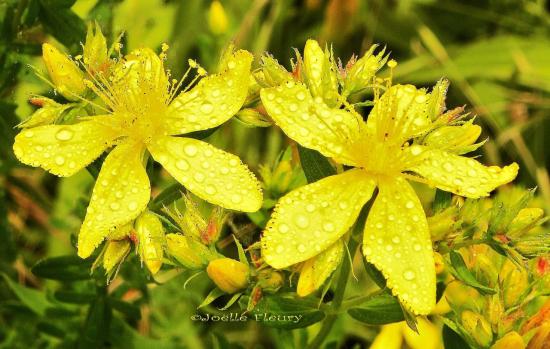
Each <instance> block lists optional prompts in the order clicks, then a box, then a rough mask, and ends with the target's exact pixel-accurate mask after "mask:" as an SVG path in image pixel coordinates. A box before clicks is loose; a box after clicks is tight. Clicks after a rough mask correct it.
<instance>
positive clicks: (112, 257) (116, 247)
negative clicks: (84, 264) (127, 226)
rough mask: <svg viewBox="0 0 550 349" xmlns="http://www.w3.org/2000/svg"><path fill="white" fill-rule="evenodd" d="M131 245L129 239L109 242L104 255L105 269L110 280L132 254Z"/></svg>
mask: <svg viewBox="0 0 550 349" xmlns="http://www.w3.org/2000/svg"><path fill="white" fill-rule="evenodd" d="M130 245H131V244H130V240H127V239H125V240H109V241H107V246H106V247H105V252H104V253H103V268H104V269H105V273H106V274H107V275H108V276H109V278H110V276H111V275H112V274H113V272H114V271H116V270H115V268H118V266H119V265H120V264H121V263H122V262H123V261H124V259H125V258H126V256H127V255H128V253H129V252H130V247H131V246H130Z"/></svg>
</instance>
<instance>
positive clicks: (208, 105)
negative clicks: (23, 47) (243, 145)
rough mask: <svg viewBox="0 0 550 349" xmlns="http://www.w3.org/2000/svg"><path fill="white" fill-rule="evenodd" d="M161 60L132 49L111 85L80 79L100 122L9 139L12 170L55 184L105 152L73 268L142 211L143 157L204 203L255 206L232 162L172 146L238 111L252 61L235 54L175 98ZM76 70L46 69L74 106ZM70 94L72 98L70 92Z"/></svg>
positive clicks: (192, 144)
mask: <svg viewBox="0 0 550 349" xmlns="http://www.w3.org/2000/svg"><path fill="white" fill-rule="evenodd" d="M163 51H164V50H163ZM44 54H45V57H50V59H51V57H57V58H56V59H58V60H61V58H59V57H58V55H57V54H53V56H52V52H51V51H49V46H45V52H44ZM163 56H164V52H163V53H162V54H161V55H160V57H159V56H157V55H156V54H155V53H154V52H153V51H152V50H150V49H147V48H144V49H138V50H135V51H133V52H132V53H131V54H129V55H127V56H126V57H124V58H122V57H121V59H120V60H119V61H118V62H117V63H116V65H115V66H114V67H113V68H112V70H110V71H111V73H110V75H105V74H104V73H103V72H97V73H94V74H91V73H90V74H88V75H87V76H86V78H85V79H84V80H83V82H84V83H83V85H85V86H86V87H87V88H89V89H90V90H92V91H93V92H94V93H95V94H96V95H97V96H99V97H100V99H101V100H102V101H103V103H104V106H100V105H97V104H95V103H93V102H90V103H92V104H93V105H94V106H95V108H96V109H101V110H103V111H104V114H103V115H97V116H93V117H80V118H78V119H77V120H76V121H75V122H74V123H73V124H67V125H47V126H39V127H33V128H28V129H25V130H23V131H21V132H20V133H19V134H18V135H17V136H16V138H15V143H14V145H13V149H14V152H15V155H16V156H17V158H18V159H19V160H20V161H21V162H23V163H25V164H27V165H30V166H35V167H38V166H39V167H42V168H44V169H46V170H47V171H49V172H51V173H53V174H55V175H58V176H62V177H65V176H71V175H73V174H74V173H76V172H77V171H79V170H80V169H82V168H84V167H85V166H87V165H88V164H90V163H91V162H92V161H93V160H94V159H96V158H97V157H98V156H99V155H101V154H102V153H103V152H104V151H105V150H106V149H108V148H109V147H112V146H114V148H113V149H112V150H111V151H110V153H109V154H108V155H107V157H106V159H105V161H104V163H103V166H102V168H101V171H100V173H99V176H98V178H97V182H96V184H95V187H94V189H93V193H92V197H91V200H90V204H89V206H88V209H87V212H86V217H85V219H84V222H83V224H82V227H81V229H80V233H79V237H78V255H79V256H80V257H82V258H86V257H88V256H89V255H90V254H91V253H92V252H93V251H94V249H95V248H96V247H97V246H98V245H99V244H100V243H101V242H102V241H103V239H104V238H106V237H107V236H108V235H109V234H110V233H112V232H114V231H116V230H117V227H120V226H123V225H125V224H127V223H129V222H131V221H133V220H134V219H136V218H137V217H138V216H139V215H140V214H141V213H142V212H143V211H144V209H145V208H146V206H147V203H148V202H149V199H150V191H151V190H150V189H151V188H150V184H149V179H148V176H147V173H146V171H145V167H144V163H145V160H146V156H147V152H146V150H147V151H148V153H149V154H151V156H152V157H153V158H154V159H155V160H156V161H158V162H159V163H160V164H161V165H162V166H163V167H164V168H165V169H166V170H167V171H168V172H169V173H170V174H171V175H172V176H173V177H174V178H175V179H176V180H177V181H178V182H180V183H181V184H183V185H184V186H185V187H186V188H187V189H189V190H190V191H191V192H193V193H194V194H195V195H197V196H199V197H201V198H203V199H204V200H206V201H208V202H210V203H213V204H216V205H219V206H222V207H225V208H228V209H234V210H240V211H247V212H252V211H256V210H258V209H259V208H260V206H261V202H262V193H261V190H260V188H259V183H258V181H257V179H256V178H255V177H254V175H253V174H252V173H251V172H250V171H249V170H248V168H247V167H246V166H245V165H243V164H242V162H241V161H240V159H239V158H238V157H236V156H234V155H232V154H229V153H226V152H224V151H222V150H219V149H217V148H215V147H213V146H211V145H210V144H208V143H205V142H203V141H199V140H196V139H193V138H188V137H176V135H182V134H187V133H190V132H194V131H199V130H205V129H209V128H213V127H216V126H219V125H221V124H222V123H224V122H225V121H227V120H228V119H229V118H231V117H232V116H233V115H234V114H236V113H237V112H238V111H239V109H240V108H241V106H242V104H243V103H244V100H245V98H246V95H247V88H248V82H249V78H250V65H251V62H252V55H251V54H250V53H249V52H247V51H243V50H239V51H235V52H230V53H229V54H227V55H226V56H225V57H224V60H223V62H222V64H221V66H220V72H219V73H218V74H214V75H211V76H208V77H205V78H203V79H201V80H200V81H199V82H198V84H196V86H194V87H193V88H191V89H189V88H190V86H191V84H192V83H193V82H195V81H196V79H197V78H198V77H197V78H195V79H194V80H193V82H192V83H191V84H190V85H189V86H188V87H187V88H186V89H185V90H184V91H183V92H182V93H180V94H179V95H177V96H176V94H177V92H178V90H179V87H180V85H181V84H182V82H183V81H184V79H185V76H184V78H182V79H181V80H180V82H179V83H178V82H177V81H175V80H174V81H169V76H168V75H167V74H166V72H165V69H164V65H163V62H162V59H161V58H162V57H163ZM68 62H71V63H72V64H74V62H72V61H70V60H68ZM192 65H195V66H196V64H194V62H193V64H192ZM75 67H76V65H75V66H73V65H70V66H69V70H68V71H65V70H64V69H66V68H67V65H65V64H63V65H57V66H56V65H50V66H49V69H50V75H51V76H52V77H57V78H56V79H57V80H56V79H54V81H56V84H57V82H58V81H59V84H63V86H66V87H67V88H66V91H69V92H66V91H65V90H64V92H65V93H66V94H68V96H69V97H73V98H77V97H78V96H79V95H80V94H81V93H82V88H81V84H80V83H76V80H75V77H80V73H75V71H74V69H75ZM85 67H86V66H85ZM201 70H202V68H200V69H199V72H200V71H201ZM69 73H70V74H71V77H70V78H67V75H66V74H69ZM202 73H203V74H201V75H204V72H202ZM63 78H64V79H65V80H63ZM73 85H74V86H75V88H76V90H75V91H71V88H72V87H71V86H73Z"/></svg>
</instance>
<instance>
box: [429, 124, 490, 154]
mask: <svg viewBox="0 0 550 349" xmlns="http://www.w3.org/2000/svg"><path fill="white" fill-rule="evenodd" d="M480 134H481V127H480V126H479V125H474V124H472V123H471V122H467V123H465V124H462V125H460V126H442V127H439V128H437V129H435V130H434V131H433V132H430V133H429V134H428V135H427V136H426V138H425V139H424V145H427V146H429V147H433V148H437V149H441V150H446V151H448V152H451V153H455V154H459V155H460V154H465V153H468V152H471V151H474V150H476V149H477V148H479V147H480V146H482V145H483V143H484V142H480V143H476V144H474V142H475V141H476V140H477V139H478V138H479V135H480Z"/></svg>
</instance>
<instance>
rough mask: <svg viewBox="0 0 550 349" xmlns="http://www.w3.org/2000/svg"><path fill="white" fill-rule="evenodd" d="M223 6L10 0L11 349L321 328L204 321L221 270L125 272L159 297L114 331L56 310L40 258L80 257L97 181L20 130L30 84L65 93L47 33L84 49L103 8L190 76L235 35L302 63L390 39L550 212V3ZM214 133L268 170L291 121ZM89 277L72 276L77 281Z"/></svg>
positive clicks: (116, 24) (1, 41) (108, 18)
mask: <svg viewBox="0 0 550 349" xmlns="http://www.w3.org/2000/svg"><path fill="white" fill-rule="evenodd" d="M220 3H221V5H222V6H221V7H219V6H217V5H216V6H212V2H211V1H206V0H165V1H163V0H125V1H117V0H79V1H71V0H20V1H16V0H0V273H2V275H3V277H4V278H3V279H1V278H0V348H18V347H21V348H28V347H72V346H73V345H74V344H75V343H77V342H78V343H80V345H82V343H85V344H86V343H87V344H89V346H88V347H94V345H95V344H94V343H97V341H96V340H97V338H99V337H101V338H108V341H109V343H111V345H112V346H113V347H124V348H131V347H135V348H151V347H155V348H157V347H158V348H160V347H177V348H179V347H190V348H202V347H204V348H207V347H212V346H213V345H220V346H222V347H223V344H224V342H225V341H226V340H228V341H229V342H234V341H235V342H239V343H241V344H242V345H243V346H245V347H267V348H270V347H281V348H291V347H293V346H295V345H297V344H296V343H300V341H301V340H303V338H304V336H305V332H306V331H314V330H315V329H308V330H296V331H293V332H285V331H276V330H272V329H267V328H263V327H261V326H260V325H259V324H258V323H255V322H248V323H246V324H240V323H235V324H231V323H225V324H215V323H208V324H201V323H193V322H192V321H189V316H190V315H191V314H193V313H194V311H195V308H196V306H197V304H199V303H200V302H201V300H202V298H201V297H203V295H204V293H203V292H202V291H203V290H205V289H206V288H205V287H206V284H207V280H201V279H200V278H199V279H198V280H197V281H193V282H194V283H195V284H194V286H193V287H190V288H189V289H193V290H194V291H191V290H184V289H183V287H182V285H183V282H184V281H185V279H186V276H188V275H181V276H180V277H177V278H175V279H173V280H171V281H170V282H168V283H167V284H165V285H162V286H160V287H158V286H157V287H151V286H150V285H149V287H147V286H144V285H146V281H147V280H144V278H145V276H143V275H144V273H140V271H139V270H132V269H131V266H130V267H128V268H127V269H126V270H123V271H122V272H123V273H125V275H126V276H127V280H126V282H125V284H124V285H122V286H120V285H116V282H115V283H114V284H112V285H111V286H110V287H109V291H113V292H118V293H119V295H120V298H121V299H123V300H126V301H132V300H133V298H132V297H134V296H135V295H133V293H132V290H133V289H138V290H140V292H141V293H142V294H143V295H144V296H143V298H141V299H140V300H139V301H138V302H135V303H133V304H132V307H130V306H129V305H128V306H127V305H126V304H129V303H125V302H122V301H121V302H120V304H118V305H112V306H113V308H115V309H116V310H117V311H118V312H119V313H120V314H121V315H120V314H119V315H120V316H118V315H117V316H115V317H113V318H112V321H111V322H110V326H109V328H101V327H97V322H94V317H99V316H102V313H101V311H100V310H101V309H104V308H102V306H101V305H100V306H98V305H97V304H96V305H95V306H96V309H100V310H98V311H97V312H92V311H89V312H87V311H86V309H87V306H86V304H88V303H89V302H90V298H80V299H78V300H74V302H72V303H71V305H70V306H63V307H52V304H54V303H55V300H56V299H58V298H59V294H58V292H59V291H60V290H65V289H67V287H69V286H67V287H65V286H66V285H65V284H64V283H63V282H62V283H61V284H60V283H58V282H55V281H45V280H43V279H39V278H37V277H36V276H34V275H33V274H32V273H31V271H30V268H31V267H32V266H33V265H34V264H35V263H36V262H37V261H38V260H40V259H41V258H44V257H46V256H48V257H51V256H57V255H74V248H73V245H72V241H71V234H73V235H74V234H75V232H76V231H78V227H79V225H80V222H81V217H82V215H83V213H84V210H85V207H86V205H87V200H88V197H87V193H89V190H90V188H91V185H92V182H93V181H92V177H91V176H90V175H89V174H88V173H87V172H85V171H82V172H81V173H79V174H78V175H76V176H73V177H71V178H66V179H59V178H56V177H54V176H52V175H49V174H47V173H46V172H45V171H43V170H41V169H31V168H28V167H26V166H23V165H21V164H19V163H18V162H17V161H16V159H15V158H14V155H13V152H12V150H11V145H12V143H13V137H14V135H15V133H16V129H14V126H15V125H16V124H18V123H19V122H20V121H21V120H23V119H25V118H26V117H28V116H29V115H30V114H31V112H32V110H33V106H31V105H30V104H29V103H28V99H29V97H30V95H31V94H44V95H46V96H50V95H52V93H51V91H49V90H48V87H47V86H46V85H45V84H44V83H42V82H41V81H40V80H39V79H38V78H37V77H36V76H35V75H34V73H33V71H32V69H30V68H29V65H33V66H36V67H38V68H40V69H43V67H42V63H41V61H40V54H41V44H42V43H43V42H46V41H48V42H56V41H57V43H58V44H60V45H64V46H65V47H66V49H67V51H68V52H69V53H71V54H73V55H76V54H78V53H79V52H80V43H81V41H83V40H84V38H85V32H86V22H88V21H90V20H97V21H98V22H99V23H100V25H101V27H102V28H103V30H104V33H105V34H106V36H107V37H108V38H110V39H111V40H113V39H114V38H116V37H117V36H118V35H119V34H120V33H121V32H123V31H124V32H125V35H124V37H123V43H124V47H123V49H124V50H126V51H128V50H131V49H134V48H137V47H140V46H148V47H152V48H156V49H159V48H160V45H161V44H162V43H164V42H165V43H168V44H169V45H170V50H169V51H168V61H167V66H168V67H169V68H170V69H171V70H172V72H173V74H174V75H175V76H179V75H181V73H182V72H183V71H184V70H185V69H186V68H187V59H188V58H193V59H196V60H197V61H198V62H200V63H201V64H202V65H203V66H204V67H205V68H207V70H208V68H212V67H214V66H215V64H216V63H217V60H218V57H219V54H220V52H221V51H222V50H223V48H224V47H226V46H227V44H228V43H229V42H230V41H233V42H234V43H235V45H236V46H237V47H240V48H245V49H248V50H250V51H252V52H253V53H255V54H256V55H257V57H259V56H260V55H261V54H263V53H264V52H270V53H272V54H273V55H274V56H275V57H276V58H278V59H279V61H280V62H281V63H282V64H284V65H286V66H287V67H289V60H290V58H291V57H293V56H294V52H293V50H292V48H298V49H300V50H301V49H302V48H303V45H304V43H305V41H306V39H308V38H316V39H318V40H320V41H322V42H327V43H332V45H333V47H334V52H335V53H336V55H337V56H339V57H341V58H342V61H343V62H344V64H345V62H346V61H347V60H348V59H349V58H350V56H351V55H352V54H362V53H363V52H364V51H365V50H366V49H368V48H369V47H370V45H372V44H373V43H380V44H381V45H383V46H386V47H387V49H388V50H389V51H390V52H391V56H392V57H393V58H394V59H396V60H397V61H398V62H399V65H398V66H397V68H396V69H395V71H394V79H395V81H396V82H403V83H412V84H415V85H417V86H425V87H429V86H432V85H433V84H434V83H435V82H436V81H437V80H438V79H439V78H441V77H444V76H445V77H448V78H449V79H450V80H451V82H452V85H451V89H450V91H449V95H448V102H447V105H448V106H449V107H455V106H461V105H464V104H467V105H468V107H467V110H468V111H469V112H471V113H472V114H473V115H477V122H478V123H479V124H481V125H482V126H483V127H484V135H483V137H487V138H488V141H487V143H486V144H485V146H484V147H483V151H482V152H481V153H480V155H483V160H482V161H483V162H484V163H487V164H497V165H502V164H507V163H510V162H511V161H516V162H518V163H519V164H520V167H521V171H520V175H519V177H518V179H517V181H516V183H517V184H519V185H520V186H522V187H525V188H532V187H537V188H538V194H539V196H540V198H541V199H540V202H541V203H542V204H543V205H545V208H546V210H548V208H550V179H549V175H548V168H549V164H550V152H548V151H547V149H548V148H549V146H550V140H549V139H548V138H547V137H545V134H546V133H547V132H548V131H549V130H550V118H549V116H550V1H549V0H532V1H521V0H402V1H399V0H393V1H385V0H368V1H360V0H304V1H290V0H278V1H277V0H273V1H269V0H254V1H252V0H223V1H221V2H220ZM210 140H211V142H213V143H215V144H217V145H219V146H220V147H222V148H225V149H227V150H229V151H231V152H234V153H236V154H239V155H240V156H241V157H242V158H243V160H244V161H245V162H246V163H248V164H250V166H251V167H252V168H253V170H254V171H256V172H257V170H258V168H259V166H260V164H271V163H272V162H273V161H274V160H275V158H276V156H277V155H278V154H279V153H280V152H281V150H283V149H284V148H285V147H286V145H287V144H288V141H287V140H286V138H285V137H284V136H283V135H282V133H281V132H280V131H279V130H278V129H276V128H248V127H246V126H245V125H243V124H241V123H239V122H238V121H231V122H228V123H227V124H225V125H224V126H222V127H221V128H220V129H219V130H218V131H217V132H216V133H214V134H213V135H212V136H211V137H210ZM133 267H134V268H138V267H139V264H138V263H134V265H133ZM128 280H130V281H128ZM21 285H26V286H28V287H27V288H23V287H22V286H21ZM88 287H90V285H89V284H87V283H82V284H78V283H77V284H74V283H72V284H71V285H70V288H71V290H80V291H83V290H84V291H85V290H86V289H87V288H88ZM92 287H93V285H92ZM117 287H118V288H117ZM356 287H357V285H356ZM101 289H105V288H104V287H103V288H101ZM197 289H198V290H197ZM38 290H40V291H38ZM56 292H57V293H56ZM105 292H107V291H105ZM80 294H82V292H80ZM65 296H67V295H65ZM101 299H103V298H95V300H94V301H93V302H96V303H97V302H101ZM103 300H104V299H103ZM117 307H118V309H117ZM52 309H54V310H52ZM98 312H99V313H98ZM136 312H137V313H136ZM117 314H118V313H117ZM50 319H53V320H52V321H50ZM121 319H124V320H121ZM217 333H223V334H224V338H222V337H219V336H218V334H217ZM375 333H376V330H375V329H373V328H367V327H365V326H362V325H360V324H358V323H356V322H354V321H353V320H351V319H349V318H346V317H343V318H342V319H340V320H339V322H338V323H337V330H336V331H334V332H333V334H332V336H333V337H335V338H336V337H338V338H340V344H341V345H343V344H342V343H348V344H349V345H352V344H354V343H355V344H359V345H363V346H367V345H368V343H369V342H370V341H372V338H373V336H374V335H375ZM83 338H84V339H83ZM65 339H66V340H65ZM88 342H89V343H88Z"/></svg>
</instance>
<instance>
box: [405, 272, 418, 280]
mask: <svg viewBox="0 0 550 349" xmlns="http://www.w3.org/2000/svg"><path fill="white" fill-rule="evenodd" d="M403 277H404V278H405V280H408V281H411V280H413V279H414V277H415V275H414V271H412V270H407V271H405V272H404V273H403Z"/></svg>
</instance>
